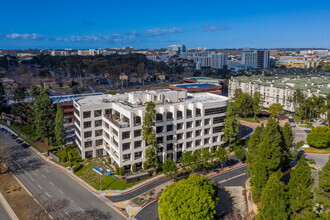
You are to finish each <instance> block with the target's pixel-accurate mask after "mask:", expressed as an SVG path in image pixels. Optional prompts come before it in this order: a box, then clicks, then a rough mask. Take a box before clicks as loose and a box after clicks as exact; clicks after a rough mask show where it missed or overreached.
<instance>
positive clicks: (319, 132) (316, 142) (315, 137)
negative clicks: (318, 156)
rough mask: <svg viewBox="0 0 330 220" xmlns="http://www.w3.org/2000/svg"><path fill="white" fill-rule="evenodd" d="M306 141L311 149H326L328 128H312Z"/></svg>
mask: <svg viewBox="0 0 330 220" xmlns="http://www.w3.org/2000/svg"><path fill="white" fill-rule="evenodd" d="M306 140H307V143H308V144H309V145H310V146H312V147H316V148H328V147H329V146H330V128H328V127H326V126H323V127H321V126H319V127H316V128H313V129H312V131H311V133H309V134H308V135H307V139H306Z"/></svg>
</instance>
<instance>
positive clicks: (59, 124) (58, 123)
mask: <svg viewBox="0 0 330 220" xmlns="http://www.w3.org/2000/svg"><path fill="white" fill-rule="evenodd" d="M54 133H55V139H56V144H57V145H59V146H62V145H63V144H65V128H64V116H63V109H62V106H61V104H60V103H58V104H57V112H56V118H55V129H54Z"/></svg>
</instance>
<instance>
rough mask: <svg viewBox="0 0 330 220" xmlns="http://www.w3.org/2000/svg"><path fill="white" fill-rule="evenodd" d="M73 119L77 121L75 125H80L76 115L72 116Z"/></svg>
mask: <svg viewBox="0 0 330 220" xmlns="http://www.w3.org/2000/svg"><path fill="white" fill-rule="evenodd" d="M74 121H75V122H76V123H77V125H78V126H79V127H80V121H79V120H78V118H77V117H76V116H74Z"/></svg>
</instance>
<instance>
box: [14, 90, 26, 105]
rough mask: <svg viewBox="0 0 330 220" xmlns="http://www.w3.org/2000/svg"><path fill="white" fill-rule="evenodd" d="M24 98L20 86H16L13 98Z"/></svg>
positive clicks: (16, 99)
mask: <svg viewBox="0 0 330 220" xmlns="http://www.w3.org/2000/svg"><path fill="white" fill-rule="evenodd" d="M24 98H25V92H24V89H23V88H22V87H16V88H15V90H14V97H13V99H14V100H15V101H16V102H17V101H18V100H23V99H24Z"/></svg>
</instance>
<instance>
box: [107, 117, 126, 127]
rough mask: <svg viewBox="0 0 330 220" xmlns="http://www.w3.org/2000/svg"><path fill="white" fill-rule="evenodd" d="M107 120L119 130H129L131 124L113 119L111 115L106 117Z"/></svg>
mask: <svg viewBox="0 0 330 220" xmlns="http://www.w3.org/2000/svg"><path fill="white" fill-rule="evenodd" d="M104 117H105V118H106V119H108V120H109V121H110V122H111V123H112V124H113V125H115V126H116V127H118V128H128V127H129V122H127V121H123V120H121V119H113V118H112V117H111V115H104Z"/></svg>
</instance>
